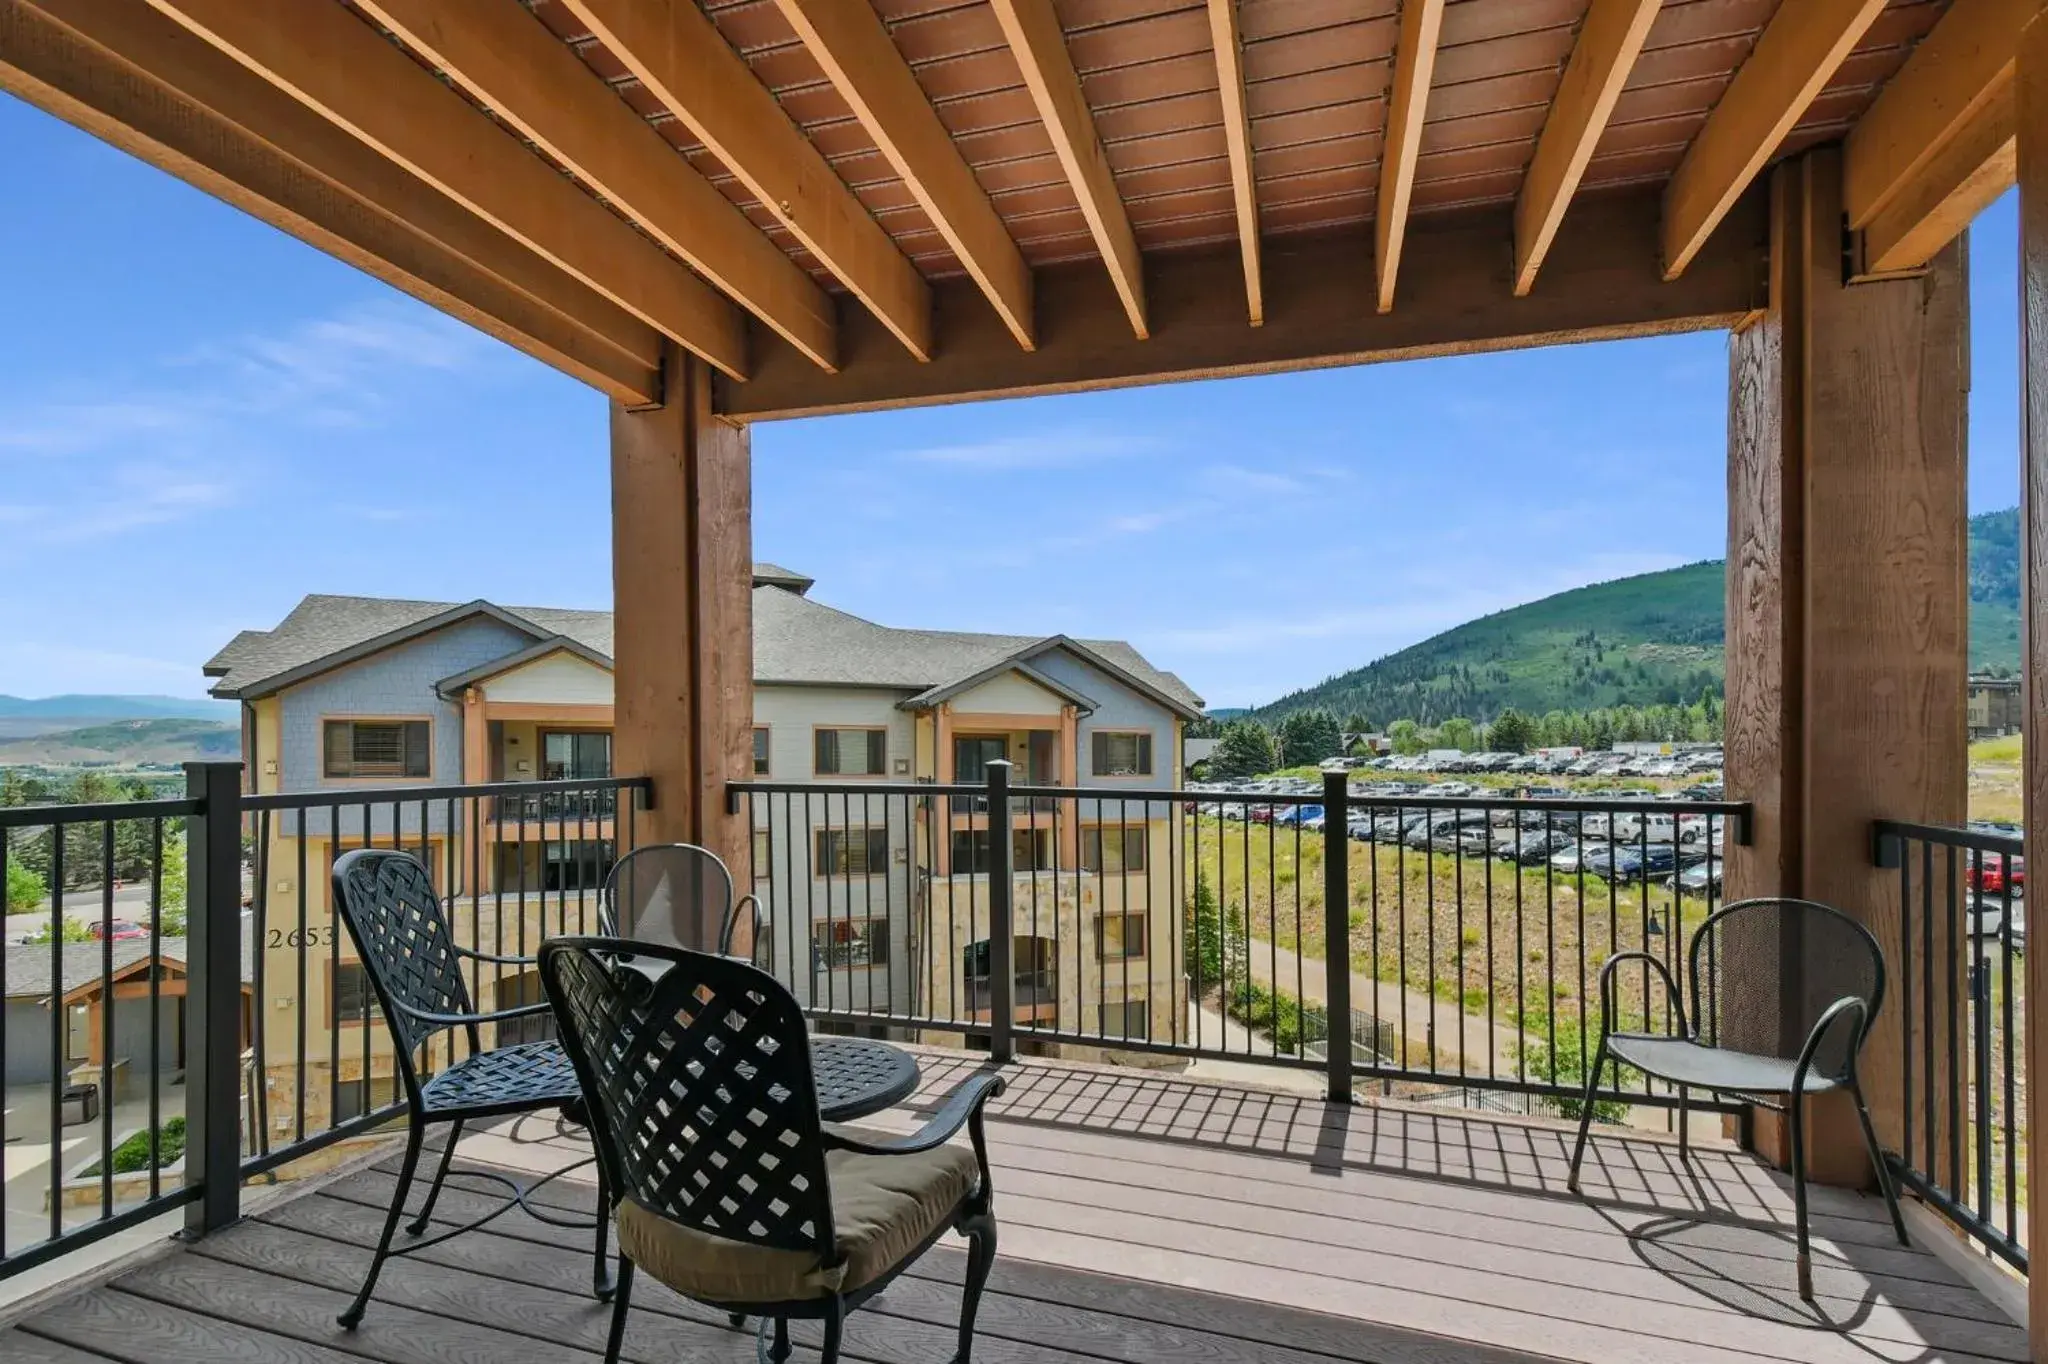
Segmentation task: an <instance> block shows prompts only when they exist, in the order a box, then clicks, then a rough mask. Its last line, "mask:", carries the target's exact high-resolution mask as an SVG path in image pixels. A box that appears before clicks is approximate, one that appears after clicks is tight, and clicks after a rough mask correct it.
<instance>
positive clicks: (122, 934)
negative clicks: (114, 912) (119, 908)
mask: <svg viewBox="0 0 2048 1364" xmlns="http://www.w3.org/2000/svg"><path fill="white" fill-rule="evenodd" d="M85 931H86V932H88V933H90V934H91V935H92V936H93V937H95V938H112V939H113V940H114V941H115V942H120V941H122V940H123V939H124V938H146V937H148V936H149V930H148V929H146V928H144V927H143V926H142V925H141V924H137V923H130V922H129V921H128V920H126V919H111V920H105V921H102V922H100V923H91V924H87V925H86V926H85Z"/></svg>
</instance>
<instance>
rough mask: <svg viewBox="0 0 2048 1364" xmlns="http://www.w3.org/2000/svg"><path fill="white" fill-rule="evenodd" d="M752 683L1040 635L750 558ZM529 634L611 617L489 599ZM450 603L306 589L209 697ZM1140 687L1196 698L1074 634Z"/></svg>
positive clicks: (586, 638) (961, 668) (923, 661)
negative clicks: (920, 618) (857, 608)
mask: <svg viewBox="0 0 2048 1364" xmlns="http://www.w3.org/2000/svg"><path fill="white" fill-rule="evenodd" d="M755 572H756V579H757V583H758V584H759V585H757V586H756V587H755V588H754V680H755V681H756V682H763V683H769V682H784V683H790V682H794V683H809V684H824V685H837V686H853V687H888V688H893V689H899V690H903V691H908V692H921V691H925V690H927V689H930V688H934V687H940V686H944V685H945V684H947V683H949V682H953V681H955V680H957V679H960V678H963V677H968V676H971V675H973V674H975V673H978V672H980V671H982V670H983V669H985V668H988V667H991V666H993V665H995V664H997V663H1000V662H1002V661H1003V660H1004V659H1006V658H1009V657H1010V656H1011V655H1013V654H1015V653H1017V652H1018V651H1019V650H1022V649H1025V648H1028V647H1030V646H1031V645H1034V644H1037V643H1039V642H1041V640H1042V639H1043V638H1045V637H1044V636H1036V635H986V634H973V633H967V632H962V631H953V630H899V629H896V628H894V627H892V626H887V625H878V624H876V623H875V622H873V621H871V620H863V619H862V618H861V617H859V616H854V615H849V614H847V613H846V612H844V611H839V610H835V609H834V608H832V607H830V606H826V605H824V604H823V603H821V602H816V601H813V600H811V599H810V598H809V597H805V596H800V595H798V594H797V593H796V592H793V591H790V590H787V589H786V588H784V587H776V586H769V585H766V584H767V583H769V582H772V581H774V580H775V579H777V578H782V579H792V578H797V577H799V576H800V575H797V574H792V573H790V572H789V571H788V570H787V569H778V568H776V567H775V566H774V565H772V564H764V565H757V566H756V570H755ZM473 605H474V606H475V607H476V608H477V609H479V610H486V609H487V610H491V611H494V612H496V613H497V614H499V615H500V616H502V617H506V618H509V619H510V620H511V621H512V622H513V623H515V624H519V625H522V626H526V627H530V628H531V629H532V631H533V633H534V635H535V637H536V639H545V638H548V637H551V636H557V635H560V636H566V637H568V638H570V639H573V640H575V641H577V642H578V643H580V644H583V645H585V646H587V647H588V648H590V649H593V650H595V651H596V652H598V653H600V654H602V655H604V656H605V657H606V658H610V657H611V656H612V614H611V612H609V611H571V610H562V609H559V608H556V607H540V606H504V607H495V606H489V605H488V604H487V603H482V602H478V603H473ZM461 606H462V604H461V603H456V602H433V601H397V600H392V599H389V598H382V597H333V596H310V597H307V598H306V599H305V600H303V601H301V602H300V603H299V604H298V605H297V606H295V607H293V608H292V611H291V614H289V615H287V616H286V617H285V618H284V619H283V620H282V621H280V622H279V623H278V625H277V628H276V629H273V630H267V631H265V630H244V631H243V632H242V633H241V634H239V635H237V636H235V638H234V639H233V640H232V641H231V642H230V643H229V644H228V645H227V646H226V647H225V648H223V649H222V650H221V651H220V652H219V653H217V654H215V655H214V656H213V658H212V659H211V660H210V661H209V662H208V663H207V665H206V669H207V672H208V673H209V675H212V676H216V677H218V678H219V679H220V680H219V681H218V682H217V683H216V684H215V686H214V692H215V694H217V695H225V696H233V695H241V694H251V695H261V694H263V692H264V691H265V690H266V689H267V687H268V686H269V685H270V684H273V683H274V682H275V680H276V679H279V678H282V677H284V676H285V675H287V674H290V673H294V672H297V671H299V670H301V669H305V668H307V667H310V666H314V665H317V664H318V663H320V661H321V660H323V659H326V658H328V657H330V656H332V655H335V654H341V653H345V652H347V651H349V650H351V649H355V648H359V647H361V646H363V645H365V644H368V643H370V642H371V641H374V640H377V639H379V638H382V637H383V636H386V635H389V634H392V633H394V632H398V631H403V630H405V629H408V628H414V627H418V626H420V625H422V624H424V623H425V622H428V621H431V620H433V619H434V618H435V617H437V616H442V615H447V614H448V613H450V612H454V611H457V610H459V609H461ZM1075 642H1076V643H1077V644H1080V645H1081V646H1082V647H1084V648H1086V649H1088V650H1091V651H1092V652H1094V653H1096V654H1099V655H1100V656H1101V657H1102V658H1103V659H1104V660H1105V661H1107V662H1109V663H1111V664H1112V665H1114V666H1115V667H1118V668H1121V669H1122V670H1124V671H1125V672H1127V673H1129V674H1131V675H1132V676H1133V677H1134V678H1136V679H1137V680H1139V681H1140V682H1142V683H1144V684H1145V685H1147V686H1150V687H1153V688H1155V689H1157V690H1159V691H1161V692H1163V693H1165V694H1166V695H1168V696H1171V697H1173V698H1174V699H1175V700H1177V701H1179V702H1180V703H1181V704H1182V705H1184V706H1186V707H1187V708H1188V709H1190V710H1200V709H1201V707H1202V698H1201V697H1200V696H1198V695H1196V694H1195V692H1194V690H1193V689H1192V688H1190V687H1189V686H1188V685H1187V683H1185V682H1183V681H1181V679H1180V678H1178V677H1176V676H1175V675H1174V674H1173V673H1170V672H1167V671H1166V670H1164V669H1161V668H1155V667H1153V666H1152V665H1151V664H1150V663H1149V662H1147V661H1146V659H1145V657H1144V655H1142V654H1140V653H1139V652H1138V651H1137V650H1136V649H1134V648H1132V647H1131V646H1130V645H1129V644H1127V643H1125V642H1124V641H1122V640H1114V639H1105V640H1092V639H1091V640H1076V641H1075Z"/></svg>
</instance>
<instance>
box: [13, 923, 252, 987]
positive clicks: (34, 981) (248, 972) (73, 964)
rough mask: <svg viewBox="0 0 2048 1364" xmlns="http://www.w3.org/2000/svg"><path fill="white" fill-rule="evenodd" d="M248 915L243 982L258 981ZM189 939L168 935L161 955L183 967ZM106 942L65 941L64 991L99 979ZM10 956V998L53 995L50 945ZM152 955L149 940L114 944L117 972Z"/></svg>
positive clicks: (16, 951) (20, 949) (21, 949)
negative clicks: (51, 993) (51, 989)
mask: <svg viewBox="0 0 2048 1364" xmlns="http://www.w3.org/2000/svg"><path fill="white" fill-rule="evenodd" d="M249 937H250V935H249V916H248V915H246V914H245V915H243V916H242V981H243V983H244V984H247V983H249V982H250V981H253V980H255V978H256V975H255V963H254V962H253V961H252V960H251V954H250V946H249ZM186 944H187V940H186V939H184V938H165V939H164V940H163V942H162V944H161V947H162V949H163V950H162V953H161V956H162V958H163V959H164V960H165V961H172V962H176V963H178V964H179V965H180V966H183V965H184V963H185V960H186V952H187V951H188V948H187V945H186ZM105 947H106V945H105V944H104V943H99V942H72V943H65V944H64V951H63V973H64V974H63V979H64V989H63V993H64V994H70V993H71V992H72V991H73V990H76V989H77V988H78V987H79V986H81V985H84V984H85V983H86V982H88V981H93V980H97V979H99V975H100V972H101V970H103V969H104V968H105V966H106V957H105ZM5 955H6V957H7V998H9V999H19V998H23V997H29V998H34V999H47V998H48V997H49V994H50V945H49V944H48V943H42V944H30V945H29V946H26V947H9V948H8V949H7V951H6V954H5ZM148 955H149V939H147V938H122V939H119V940H117V941H116V942H115V943H114V971H115V972H116V973H117V974H118V973H119V972H121V971H122V970H124V969H126V968H127V967H130V966H133V965H134V964H135V963H136V962H138V961H141V960H142V959H143V958H145V957H147V956H148Z"/></svg>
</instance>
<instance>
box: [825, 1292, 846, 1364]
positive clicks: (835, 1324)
mask: <svg viewBox="0 0 2048 1364" xmlns="http://www.w3.org/2000/svg"><path fill="white" fill-rule="evenodd" d="M845 1325H846V1311H845V1308H844V1307H842V1306H841V1305H840V1302H839V1299H837V1298H834V1299H833V1300H832V1305H831V1306H830V1307H828V1308H827V1309H826V1311H825V1339H824V1342H823V1343H822V1344H821V1345H819V1347H818V1364H839V1333H840V1331H841V1330H843V1329H844V1328H845Z"/></svg>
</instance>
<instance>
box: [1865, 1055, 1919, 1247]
mask: <svg viewBox="0 0 2048 1364" xmlns="http://www.w3.org/2000/svg"><path fill="white" fill-rule="evenodd" d="M1849 1094H1850V1096H1851V1097H1852V1098H1854V1099H1855V1100H1856V1120H1857V1121H1858V1122H1860V1123H1862V1124H1863V1149H1864V1150H1866V1151H1868V1152H1869V1153H1870V1165H1871V1168H1872V1169H1873V1170H1874V1171H1876V1173H1877V1188H1878V1192H1879V1193H1882V1194H1883V1195H1884V1205H1885V1207H1887V1208H1889V1209H1890V1210H1891V1214H1892V1230H1893V1231H1895V1232H1897V1233H1898V1234H1899V1244H1900V1245H1902V1246H1909V1245H1911V1244H1913V1243H1912V1242H1911V1241H1909V1240H1907V1239H1906V1215H1905V1214H1904V1213H1902V1212H1900V1211H1899V1188H1898V1184H1897V1182H1896V1181H1894V1180H1893V1179H1892V1170H1891V1166H1889V1165H1887V1164H1885V1161H1884V1152H1883V1151H1882V1150H1880V1149H1879V1148H1878V1145H1877V1129H1876V1128H1875V1127H1873V1126H1871V1124H1870V1107H1869V1105H1867V1104H1865V1103H1864V1102H1863V1085H1862V1083H1861V1082H1860V1081H1858V1080H1857V1079H1856V1077H1855V1076H1854V1075H1851V1076H1850V1077H1849Z"/></svg>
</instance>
